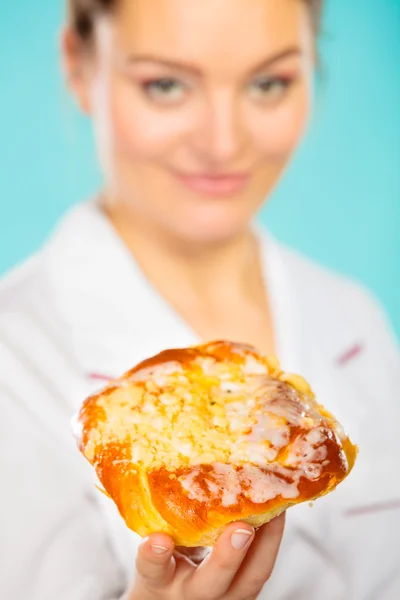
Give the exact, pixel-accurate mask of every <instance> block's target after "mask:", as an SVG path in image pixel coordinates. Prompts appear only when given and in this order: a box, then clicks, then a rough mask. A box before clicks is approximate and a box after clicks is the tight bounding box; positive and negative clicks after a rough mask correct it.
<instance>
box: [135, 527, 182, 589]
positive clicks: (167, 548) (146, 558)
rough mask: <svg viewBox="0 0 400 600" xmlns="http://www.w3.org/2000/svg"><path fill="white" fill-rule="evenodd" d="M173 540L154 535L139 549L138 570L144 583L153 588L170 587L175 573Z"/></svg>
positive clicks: (157, 534) (159, 534)
mask: <svg viewBox="0 0 400 600" xmlns="http://www.w3.org/2000/svg"><path fill="white" fill-rule="evenodd" d="M174 549H175V548H174V543H173V540H172V539H171V538H170V537H169V536H167V535H164V534H162V533H154V534H152V535H150V536H149V537H148V538H146V539H145V540H144V541H143V542H142V544H141V545H140V547H139V551H138V555H137V559H136V570H137V573H138V575H139V577H141V578H142V579H143V580H144V582H145V583H146V584H148V585H149V586H151V587H162V586H165V585H168V583H169V582H170V581H171V580H172V578H173V576H174V572H175V560H174V558H173V552H174Z"/></svg>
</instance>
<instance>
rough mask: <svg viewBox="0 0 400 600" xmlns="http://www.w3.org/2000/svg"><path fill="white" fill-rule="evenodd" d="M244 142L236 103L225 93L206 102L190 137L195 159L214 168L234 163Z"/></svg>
mask: <svg viewBox="0 0 400 600" xmlns="http://www.w3.org/2000/svg"><path fill="white" fill-rule="evenodd" d="M245 142H246V132H245V127H244V123H243V117H242V115H241V110H240V105H239V102H238V101H237V100H235V99H234V98H232V97H231V95H230V94H228V93H226V94H223V93H221V94H220V95H218V96H217V97H214V98H212V99H208V100H207V102H206V103H205V105H204V106H203V110H202V114H201V118H199V121H198V123H197V126H196V130H195V132H194V133H193V136H192V146H193V150H194V152H195V154H196V155H197V157H198V159H201V161H202V163H203V164H207V165H209V166H211V167H214V168H215V167H222V166H227V165H234V164H237V163H238V162H239V160H240V158H241V156H242V155H243V152H244V147H245Z"/></svg>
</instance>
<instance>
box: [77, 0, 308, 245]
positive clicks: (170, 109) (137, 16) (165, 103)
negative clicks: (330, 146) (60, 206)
mask: <svg viewBox="0 0 400 600" xmlns="http://www.w3.org/2000/svg"><path fill="white" fill-rule="evenodd" d="M95 33H96V35H95V45H94V50H93V53H92V55H91V57H90V63H89V69H88V70H87V72H86V78H85V81H86V83H85V86H84V87H83V88H81V92H80V94H81V98H80V100H81V102H82V104H85V105H86V107H87V110H89V112H90V113H91V114H92V117H93V121H94V127H95V131H96V138H97V143H98V149H99V155H100V159H101V162H102V166H103V169H104V173H105V177H106V185H107V193H108V195H109V196H110V198H112V199H113V201H115V202H118V203H119V207H120V208H121V207H122V206H123V210H126V214H127V216H129V215H130V214H132V215H136V216H137V217H140V218H141V219H145V220H146V221H147V222H148V223H153V224H154V225H156V226H157V228H158V229H162V230H166V231H168V233H169V234H172V235H174V236H177V237H179V238H180V239H185V240H188V241H196V242H216V241H220V240H223V239H228V238H230V237H232V236H235V235H237V234H239V233H240V232H242V231H243V230H244V229H245V228H246V227H247V225H248V223H249V220H250V219H251V217H252V216H253V214H254V213H255V212H256V211H257V210H258V209H259V207H260V206H261V204H262V203H263V201H264V200H265V198H266V197H267V196H268V195H269V193H270V192H271V190H272V189H273V187H274V186H275V184H276V183H277V180H278V179H279V177H280V175H281V173H282V171H283V170H284V168H285V167H286V165H287V163H288V161H289V159H290V157H291V155H292V153H293V151H294V149H295V148H296V146H297V144H298V142H299V140H300V138H301V135H302V133H303V131H304V128H305V125H306V121H307V116H308V111H309V104H310V95H311V90H310V86H311V74H312V68H313V43H314V40H313V38H312V28H311V24H310V21H309V14H308V10H307V7H306V6H305V3H303V2H302V0H121V2H120V4H119V8H118V11H117V12H116V13H115V15H114V16H113V17H104V18H103V19H101V20H99V21H98V23H97V25H96V32H95ZM84 97H85V98H86V100H85V99H84Z"/></svg>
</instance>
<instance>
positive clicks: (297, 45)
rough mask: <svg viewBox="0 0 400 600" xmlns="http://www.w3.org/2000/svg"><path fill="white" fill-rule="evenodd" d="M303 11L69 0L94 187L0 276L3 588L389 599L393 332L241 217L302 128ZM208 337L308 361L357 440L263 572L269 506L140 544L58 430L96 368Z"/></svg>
mask: <svg viewBox="0 0 400 600" xmlns="http://www.w3.org/2000/svg"><path fill="white" fill-rule="evenodd" d="M318 22H319V2H318V1H313V0H251V1H249V0H218V1H216V0H134V1H133V0H120V1H119V2H117V1H116V0H115V1H113V0H108V1H106V0H70V1H69V20H68V24H67V26H66V29H65V32H64V35H63V45H62V49H63V58H64V63H65V70H66V74H67V79H68V83H69V86H70V89H71V90H72V93H73V95H74V96H75V98H76V100H77V102H78V104H79V106H80V107H81V109H82V110H83V111H84V112H86V113H87V114H88V115H90V117H91V118H92V120H93V125H94V130H95V134H96V141H97V147H98V152H99V159H100V162H101V165H102V168H103V172H104V187H103V192H102V193H101V195H100V197H99V198H98V199H96V200H95V201H93V202H90V203H86V204H83V205H81V206H79V207H78V208H76V209H74V210H72V212H71V213H70V214H69V215H67V217H66V218H65V219H64V220H63V222H62V223H61V225H60V227H59V228H58V230H57V231H56V232H55V234H54V236H53V237H52V239H51V240H50V241H49V243H48V244H47V245H46V247H45V248H44V249H43V250H42V251H41V252H40V253H39V254H38V255H37V256H36V257H34V258H33V259H32V260H31V261H30V262H29V263H28V264H27V265H26V266H25V267H23V268H22V269H19V270H18V271H17V272H15V273H14V274H13V275H11V276H9V277H8V278H7V279H6V280H5V281H4V282H3V284H2V287H1V291H0V310H1V316H0V365H1V373H0V389H1V394H2V404H1V407H2V415H1V419H0V444H1V449H2V452H1V457H2V458H1V461H2V462H1V465H2V483H3V488H2V489H3V494H2V500H1V502H2V511H1V516H0V525H1V537H0V550H1V557H2V559H1V567H0V595H1V597H4V598H7V599H10V600H20V599H21V600H22V599H25V598H29V599H30V600H47V599H48V600H50V599H51V600H54V598H57V600H64V599H65V600H111V599H116V598H120V597H122V596H123V597H124V598H128V599H129V600H159V599H160V600H161V599H163V600H184V599H190V600H196V599H199V598H202V599H207V600H217V599H219V600H250V599H254V598H256V597H260V598H265V599H266V600H269V599H278V598H279V599H291V598H293V599H294V598H295V599H296V600H300V599H303V598H304V599H305V598H307V600H313V599H315V600H320V599H321V598H324V600H329V599H339V598H343V599H346V600H362V599H363V600H366V599H367V598H368V599H371V600H372V599H375V598H377V599H378V598H379V600H394V599H395V598H398V597H400V596H399V594H400V578H399V572H400V570H399V566H400V564H399V563H400V545H399V536H398V535H397V533H396V531H398V528H399V524H400V510H399V498H400V490H399V480H398V477H396V476H395V473H398V464H399V459H400V456H399V450H398V442H397V433H398V423H399V407H398V403H397V390H398V389H399V385H400V381H399V374H400V369H399V354H398V350H397V347H396V344H395V342H394V340H393V339H392V337H391V333H390V331H389V330H388V327H387V324H386V321H385V318H384V316H383V315H382V314H381V311H380V309H379V308H377V306H376V305H375V303H374V302H373V301H372V300H371V299H370V298H369V296H368V295H367V294H366V293H365V292H364V291H362V290H361V289H359V288H358V287H357V286H355V285H353V284H352V283H350V282H348V281H346V280H344V279H342V278H340V277H338V276H336V275H333V274H331V273H328V272H326V271H324V270H322V269H320V268H319V267H316V266H314V265H313V264H311V263H310V262H308V261H307V260H306V259H304V258H302V257H300V256H298V255H297V254H295V253H293V252H292V251H290V250H288V249H285V248H283V247H282V246H281V245H280V244H278V243H277V242H276V241H274V240H272V239H271V238H270V237H269V236H267V235H266V234H265V233H264V232H262V231H259V230H258V229H257V228H255V227H253V226H252V225H251V221H252V218H253V216H254V215H255V213H256V212H257V210H258V209H259V208H260V206H261V205H262V203H263V201H264V199H265V198H266V197H268V196H269V194H270V192H271V191H272V189H273V188H274V186H275V185H276V183H277V181H278V179H279V178H280V176H281V174H282V172H283V171H284V169H285V167H286V166H287V164H288V161H289V160H290V158H291V156H292V153H293V151H294V149H295V148H296V146H297V144H298V142H299V140H300V139H301V137H302V134H303V132H304V130H305V127H306V123H307V119H308V117H309V113H310V105H311V81H312V73H313V68H314V64H315V51H314V50H315V42H316V39H315V35H316V31H317V28H318ZM239 40H240V43H239ZM220 338H228V339H231V340H235V341H238V342H241V341H243V342H246V343H251V344H253V345H255V346H256V347H258V348H259V349H260V350H261V351H263V352H264V353H276V354H278V355H279V357H280V358H281V361H282V363H283V364H284V367H285V369H287V370H293V371H298V372H301V373H302V374H304V375H305V376H306V377H307V378H308V379H309V380H310V381H311V382H312V384H313V386H314V388H315V390H316V392H317V395H318V397H319V399H320V400H321V401H322V402H326V404H327V405H328V406H329V407H330V408H331V409H332V410H333V411H334V412H335V413H337V415H338V416H339V417H340V419H341V420H343V421H344V423H345V424H346V426H347V427H348V429H349V430H350V432H351V433H352V436H353V437H354V439H355V441H357V442H358V443H359V445H360V447H361V453H360V458H359V461H358V465H357V469H355V471H354V474H352V476H351V477H350V478H349V480H348V481H346V482H345V483H344V484H343V485H342V486H340V489H339V490H338V491H337V492H335V494H332V495H330V496H328V497H327V498H326V499H321V500H320V501H319V502H318V503H317V504H316V506H315V507H314V508H313V510H311V509H310V508H309V507H308V506H300V507H297V508H296V509H291V510H290V511H289V513H290V514H288V515H287V526H286V533H285V536H284V538H283V545H282V549H281V553H280V556H279V558H278V561H277V564H276V568H275V571H274V574H273V575H272V577H270V575H271V571H272V569H273V566H274V562H275V558H276V554H277V552H278V547H279V544H280V539H281V535H282V529H283V522H282V519H278V520H276V521H274V522H273V523H271V524H270V525H269V526H267V527H265V528H263V529H262V530H260V531H259V532H257V533H255V532H254V531H253V530H252V529H251V527H249V526H248V525H246V524H244V523H242V524H235V525H232V526H230V527H228V528H227V530H226V531H225V532H224V534H223V535H222V537H221V538H220V540H219V542H218V544H217V546H216V548H215V549H214V551H213V552H212V553H211V555H210V556H209V557H208V558H207V560H205V561H204V562H202V563H201V564H200V565H199V566H196V564H195V562H194V561H192V560H189V559H188V558H187V557H184V556H183V555H182V554H179V553H175V555H174V557H173V550H174V549H173V544H172V540H170V539H169V538H168V537H167V536H165V535H162V534H155V535H154V536H150V538H149V539H148V540H144V542H142V543H141V544H140V545H139V542H138V540H137V539H136V537H135V536H134V535H133V534H131V533H130V532H129V531H128V530H127V529H126V527H125V526H124V525H123V523H122V521H121V519H120V518H119V516H118V515H117V514H116V511H115V510H114V508H113V506H111V503H110V502H108V501H107V500H106V499H103V498H102V497H100V496H101V495H100V494H98V493H97V492H96V490H95V489H94V487H93V485H92V480H91V472H90V470H89V468H88V467H87V465H86V464H84V461H83V460H82V459H81V457H80V456H79V455H78V452H77V451H76V449H75V447H74V441H73V439H72V437H71V432H70V417H71V415H72V414H73V413H74V412H75V411H76V410H77V408H78V406H79V404H80V402H81V401H82V399H83V398H84V397H85V396H86V395H87V394H88V393H90V392H91V391H93V389H95V388H96V387H98V386H99V382H100V380H103V379H104V380H106V379H107V378H109V377H113V376H116V375H119V374H121V373H122V372H123V371H124V370H126V369H127V368H129V367H131V366H132V365H133V364H135V363H136V362H138V361H139V360H141V359H143V358H145V357H147V356H149V355H151V354H154V353H156V352H158V351H159V350H162V349H164V348H167V347H171V346H176V347H179V346H187V345H189V344H193V343H196V342H198V341H200V340H210V339H220ZM138 545H139V548H138ZM135 556H136V569H135V577H132V571H133V564H134V562H135ZM381 557H382V558H381ZM192 558H194V557H192ZM266 582H267V583H266ZM265 583H266V585H265V586H264V584H265ZM261 588H263V589H262V591H261ZM259 593H260V595H259V596H258V594H259Z"/></svg>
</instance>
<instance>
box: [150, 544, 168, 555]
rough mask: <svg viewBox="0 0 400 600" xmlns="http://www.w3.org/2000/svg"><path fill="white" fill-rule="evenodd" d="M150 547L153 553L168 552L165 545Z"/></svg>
mask: <svg viewBox="0 0 400 600" xmlns="http://www.w3.org/2000/svg"><path fill="white" fill-rule="evenodd" d="M151 549H152V550H153V552H154V554H165V553H166V552H168V548H166V547H165V546H156V545H153V546H152V547H151Z"/></svg>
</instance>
